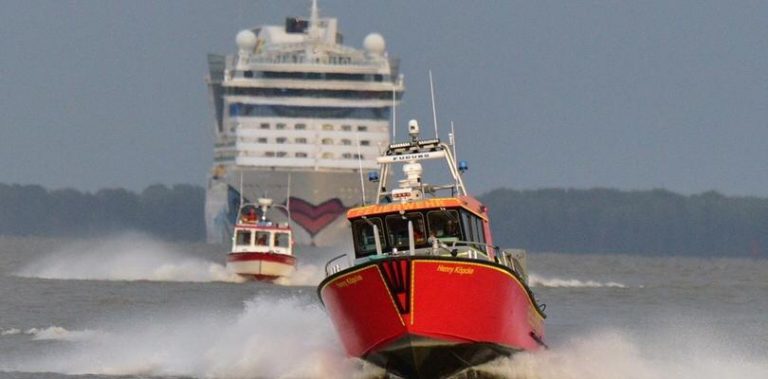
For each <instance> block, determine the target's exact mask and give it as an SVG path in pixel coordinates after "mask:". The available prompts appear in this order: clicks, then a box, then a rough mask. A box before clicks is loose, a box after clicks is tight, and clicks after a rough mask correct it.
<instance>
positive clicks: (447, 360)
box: [318, 120, 546, 378]
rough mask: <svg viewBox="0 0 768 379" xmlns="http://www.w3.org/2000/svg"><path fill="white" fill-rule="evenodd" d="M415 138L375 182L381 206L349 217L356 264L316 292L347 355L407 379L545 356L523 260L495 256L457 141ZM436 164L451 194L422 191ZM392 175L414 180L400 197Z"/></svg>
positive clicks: (335, 271) (397, 148) (331, 274)
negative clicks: (428, 167)
mask: <svg viewBox="0 0 768 379" xmlns="http://www.w3.org/2000/svg"><path fill="white" fill-rule="evenodd" d="M409 131H410V132H411V140H410V141H409V142H405V143H397V144H391V145H389V148H388V149H387V151H386V153H385V154H384V155H383V156H380V157H379V158H378V163H379V166H380V169H379V171H378V172H371V173H369V180H372V181H376V182H379V186H378V187H379V190H378V194H377V199H376V202H375V203H374V204H372V205H364V206H361V207H357V208H352V209H350V210H349V211H348V212H347V218H348V220H349V222H350V225H351V232H352V237H353V241H354V255H352V254H344V255H340V256H338V257H336V258H334V259H333V260H331V261H329V262H328V264H327V265H326V275H327V277H326V278H325V279H324V280H323V281H322V282H321V283H320V285H319V286H318V295H319V297H320V299H321V301H322V303H323V305H324V306H325V309H326V311H327V313H328V314H329V316H330V318H331V320H332V322H333V325H334V327H335V329H336V332H337V333H338V335H339V337H340V340H341V342H342V344H343V345H344V348H345V350H346V352H347V354H348V355H350V356H352V357H359V358H362V359H364V360H366V361H368V362H371V363H373V364H375V365H377V366H380V367H381V368H383V369H385V370H386V371H387V372H388V373H390V374H394V375H397V376H400V377H404V378H443V377H448V376H451V375H454V374H456V373H459V372H462V371H464V370H472V369H473V367H474V366H476V365H479V364H482V363H485V362H488V361H490V360H493V359H495V358H497V357H501V356H508V355H510V354H513V353H515V352H519V351H534V350H537V349H540V348H542V347H545V346H546V345H545V343H544V318H545V315H544V312H543V308H542V307H541V306H539V305H538V303H537V301H536V299H535V298H534V296H533V293H532V292H531V290H530V288H529V287H528V285H527V273H526V260H525V251H523V250H513V249H507V250H501V249H500V248H498V247H496V246H494V245H493V238H492V236H491V229H490V224H489V219H488V209H487V208H486V207H485V206H484V205H483V204H481V203H480V201H478V200H477V199H475V198H474V197H472V196H469V195H468V194H467V192H466V190H465V187H464V183H463V181H462V177H461V175H462V174H463V172H464V171H465V170H466V168H467V165H466V162H459V164H457V163H456V161H455V157H454V156H455V153H454V152H453V150H452V148H453V142H451V144H450V145H449V144H445V143H441V142H440V141H439V140H438V139H433V140H426V141H425V140H420V139H419V138H418V134H419V127H418V123H416V121H415V120H412V121H411V122H410V123H409ZM452 139H453V138H451V140H452ZM431 159H443V160H444V161H445V162H446V163H447V166H448V171H449V174H450V177H452V178H453V180H452V182H451V183H449V184H446V185H428V184H426V183H425V182H424V180H423V178H422V171H423V169H422V166H421V163H420V162H421V161H424V160H431ZM393 165H402V169H403V171H404V174H405V179H403V180H400V181H399V185H398V186H397V188H393V189H391V190H390V189H389V188H388V186H387V179H388V177H389V176H390V174H391V172H390V170H391V166H393ZM443 191H445V192H447V193H448V195H447V196H439V195H438V192H443Z"/></svg>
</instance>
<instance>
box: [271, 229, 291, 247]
mask: <svg viewBox="0 0 768 379" xmlns="http://www.w3.org/2000/svg"><path fill="white" fill-rule="evenodd" d="M290 241H291V235H290V234H288V233H275V247H284V248H287V247H289V245H290Z"/></svg>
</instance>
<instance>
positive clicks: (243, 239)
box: [235, 230, 251, 246]
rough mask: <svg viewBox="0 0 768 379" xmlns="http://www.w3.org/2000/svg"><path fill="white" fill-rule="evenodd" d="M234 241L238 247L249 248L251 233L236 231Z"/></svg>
mask: <svg viewBox="0 0 768 379" xmlns="http://www.w3.org/2000/svg"><path fill="white" fill-rule="evenodd" d="M235 241H236V244H237V245H238V246H251V231H250V230H238V231H237V235H236V237H235Z"/></svg>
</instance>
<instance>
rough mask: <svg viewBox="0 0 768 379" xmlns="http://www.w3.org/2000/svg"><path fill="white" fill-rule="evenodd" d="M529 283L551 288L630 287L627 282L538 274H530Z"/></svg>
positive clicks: (534, 285)
mask: <svg viewBox="0 0 768 379" xmlns="http://www.w3.org/2000/svg"><path fill="white" fill-rule="evenodd" d="M528 284H529V285H530V286H531V287H550V288H604V287H605V288H628V287H629V286H627V285H626V284H623V283H618V282H612V281H609V282H599V281H596V280H579V279H572V278H571V279H563V278H548V277H544V276H540V275H536V274H531V275H529V276H528Z"/></svg>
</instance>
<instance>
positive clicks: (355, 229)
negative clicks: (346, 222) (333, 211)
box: [352, 218, 386, 258]
mask: <svg viewBox="0 0 768 379" xmlns="http://www.w3.org/2000/svg"><path fill="white" fill-rule="evenodd" d="M368 222H370V223H371V224H374V225H376V228H378V229H379V241H380V242H381V244H382V247H383V245H385V244H386V241H385V240H384V227H383V226H382V224H381V220H380V219H378V218H372V219H369V220H368V221H366V220H356V221H354V222H353V223H352V233H353V237H354V240H355V251H356V252H357V254H356V255H357V257H358V258H359V257H365V256H368V255H373V254H376V238H375V237H374V235H373V226H372V225H371V224H369V223H368Z"/></svg>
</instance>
